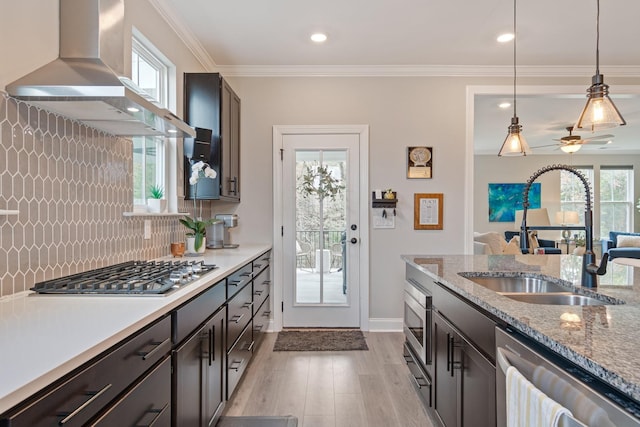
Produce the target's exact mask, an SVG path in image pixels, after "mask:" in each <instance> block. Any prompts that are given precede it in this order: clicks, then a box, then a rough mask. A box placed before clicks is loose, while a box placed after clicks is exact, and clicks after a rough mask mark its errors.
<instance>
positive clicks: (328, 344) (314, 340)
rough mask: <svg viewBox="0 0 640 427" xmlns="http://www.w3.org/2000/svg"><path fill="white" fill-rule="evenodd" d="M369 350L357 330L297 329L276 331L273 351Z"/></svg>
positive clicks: (362, 336)
mask: <svg viewBox="0 0 640 427" xmlns="http://www.w3.org/2000/svg"><path fill="white" fill-rule="evenodd" d="M347 350H369V347H367V342H366V340H365V338H364V335H363V334H362V331H359V330H298V331H281V332H278V338H276V342H275V344H274V346H273V351H347Z"/></svg>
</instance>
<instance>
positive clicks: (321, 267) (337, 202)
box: [295, 150, 349, 305]
mask: <svg viewBox="0 0 640 427" xmlns="http://www.w3.org/2000/svg"><path fill="white" fill-rule="evenodd" d="M346 169H347V152H346V150H313V151H311V150H296V200H295V206H296V215H295V217H296V220H295V222H296V275H295V280H296V285H295V304H297V305H303V304H313V305H320V304H322V305H345V304H347V303H348V294H349V287H348V284H347V275H346V253H347V250H346V249H347V248H346V241H345V240H346V220H347V198H346V194H347V192H346V186H347V180H346V176H347V170H346Z"/></svg>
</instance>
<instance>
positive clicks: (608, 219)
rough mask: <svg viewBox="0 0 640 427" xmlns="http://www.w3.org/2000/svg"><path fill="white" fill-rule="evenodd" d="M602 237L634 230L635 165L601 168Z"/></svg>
mask: <svg viewBox="0 0 640 427" xmlns="http://www.w3.org/2000/svg"><path fill="white" fill-rule="evenodd" d="M599 211H600V237H601V238H609V231H632V230H633V167H632V166H601V168H600V210H599Z"/></svg>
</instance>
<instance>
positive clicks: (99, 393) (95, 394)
mask: <svg viewBox="0 0 640 427" xmlns="http://www.w3.org/2000/svg"><path fill="white" fill-rule="evenodd" d="M112 385H113V384H107V385H105V386H104V387H102V388H101V389H100V391H87V392H85V395H87V396H91V398H89V399H88V400H87V401H86V402H84V403H83V404H82V405H80V406H78V407H77V408H76V409H75V410H73V411H72V412H71V413H69V414H66V413H65V414H60V416H63V417H64V418H63V419H61V420H60V422H59V423H58V425H61V426H63V425H65V424H66V423H68V422H69V421H71V419H72V418H73V417H75V416H76V415H78V414H79V413H80V412H82V410H83V409H85V408H86V407H87V406H89V405H91V404H92V403H93V402H95V401H96V399H98V398H99V397H100V396H102V395H103V394H104V393H105V392H106V391H107V390H109V389H110V388H111V386H112Z"/></svg>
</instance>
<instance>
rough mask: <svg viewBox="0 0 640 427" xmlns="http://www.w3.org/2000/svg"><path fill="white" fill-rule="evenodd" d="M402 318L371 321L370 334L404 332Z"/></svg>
mask: <svg viewBox="0 0 640 427" xmlns="http://www.w3.org/2000/svg"><path fill="white" fill-rule="evenodd" d="M402 324H403V320H402V318H399V319H393V318H391V319H369V332H402Z"/></svg>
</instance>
